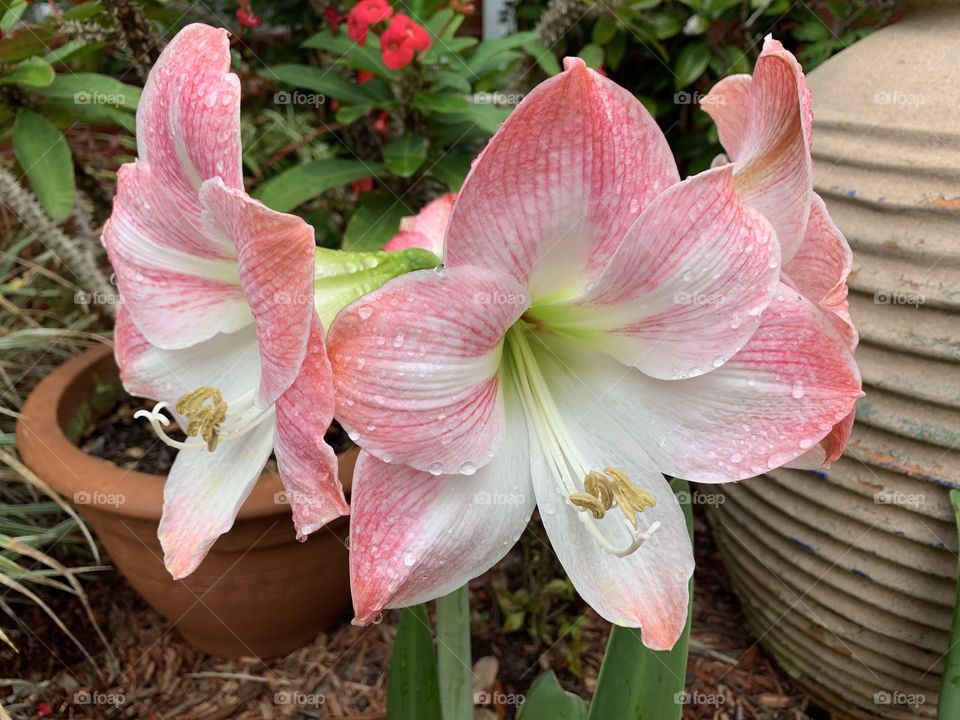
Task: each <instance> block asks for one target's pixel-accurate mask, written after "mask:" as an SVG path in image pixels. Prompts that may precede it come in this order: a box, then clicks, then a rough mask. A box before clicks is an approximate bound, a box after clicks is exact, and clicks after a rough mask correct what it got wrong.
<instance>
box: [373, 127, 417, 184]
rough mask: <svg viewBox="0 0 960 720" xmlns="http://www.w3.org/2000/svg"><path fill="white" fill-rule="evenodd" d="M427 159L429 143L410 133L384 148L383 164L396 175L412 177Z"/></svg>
mask: <svg viewBox="0 0 960 720" xmlns="http://www.w3.org/2000/svg"><path fill="white" fill-rule="evenodd" d="M426 159H427V141H426V139H425V138H423V137H421V136H420V135H413V134H412V133H409V134H407V135H404V136H403V137H400V138H397V139H396V140H394V141H393V142H391V143H389V144H388V145H387V146H386V147H384V148H383V163H384V164H385V165H386V166H387V169H388V170H389V171H390V172H392V173H393V174H394V175H399V176H400V177H410V176H411V175H413V174H414V173H415V172H416V171H417V170H419V169H420V166H421V165H423V161H424V160H426Z"/></svg>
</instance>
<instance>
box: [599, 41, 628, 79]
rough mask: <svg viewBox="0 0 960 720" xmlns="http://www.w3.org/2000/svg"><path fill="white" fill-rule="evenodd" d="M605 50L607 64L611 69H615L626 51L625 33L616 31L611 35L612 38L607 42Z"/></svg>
mask: <svg viewBox="0 0 960 720" xmlns="http://www.w3.org/2000/svg"><path fill="white" fill-rule="evenodd" d="M604 49H605V50H606V51H607V65H609V66H610V69H611V70H616V69H617V68H618V67H620V63H622V62H623V56H624V55H626V53H627V35H626V33H624V32H622V31H621V32H618V33H617V34H616V35H614V36H613V40H611V41H610V42H609V43H607V47H606V48H604Z"/></svg>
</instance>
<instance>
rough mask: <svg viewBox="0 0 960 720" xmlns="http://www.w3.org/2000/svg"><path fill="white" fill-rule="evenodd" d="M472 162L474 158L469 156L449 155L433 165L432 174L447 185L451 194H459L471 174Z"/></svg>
mask: <svg viewBox="0 0 960 720" xmlns="http://www.w3.org/2000/svg"><path fill="white" fill-rule="evenodd" d="M472 161H473V158H471V157H468V156H464V155H454V154H453V153H447V154H446V155H444V156H443V157H442V158H440V159H439V160H437V161H436V162H434V163H433V164H432V165H431V167H430V174H431V175H433V176H434V177H435V178H437V180H439V181H440V182H442V183H443V184H444V185H446V186H447V188H448V189H449V190H450V192H459V191H460V186H461V185H463V181H464V180H465V179H466V177H467V173H468V172H470V163H471V162H472Z"/></svg>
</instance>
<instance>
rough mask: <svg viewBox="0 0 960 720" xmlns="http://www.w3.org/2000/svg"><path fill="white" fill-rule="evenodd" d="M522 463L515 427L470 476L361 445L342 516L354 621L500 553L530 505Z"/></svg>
mask: <svg viewBox="0 0 960 720" xmlns="http://www.w3.org/2000/svg"><path fill="white" fill-rule="evenodd" d="M517 410H519V408H517ZM528 467H529V448H528V446H527V436H526V432H525V431H524V428H523V427H521V428H520V429H519V432H512V433H510V435H509V438H508V442H507V443H505V444H504V447H502V448H501V449H500V450H499V451H498V452H497V455H496V457H495V458H494V459H493V461H492V462H491V463H490V464H489V465H487V466H485V467H483V468H481V469H480V470H479V471H478V472H477V474H476V475H473V476H471V477H464V476H462V475H456V476H449V475H444V476H440V477H434V476H433V475H431V474H430V473H426V472H423V471H420V470H414V469H413V468H410V467H406V466H403V465H388V464H387V463H384V462H381V461H380V460H377V459H376V458H375V457H373V456H372V455H370V454H369V453H367V452H362V453H361V454H360V460H359V461H358V463H357V469H356V472H355V474H354V484H353V495H352V502H353V516H352V517H351V519H350V523H351V524H350V590H351V593H352V595H353V607H354V613H355V615H356V619H355V620H354V622H356V623H358V624H361V625H365V624H367V623H369V622H372V621H373V620H374V619H375V618H376V617H377V615H379V613H380V611H381V610H383V609H384V608H396V607H407V606H410V605H416V604H417V603H420V602H425V601H426V600H432V599H434V598H437V597H441V596H442V595H446V594H447V593H449V592H452V591H453V590H456V589H457V588H458V587H461V586H462V585H464V584H466V583H467V582H468V581H469V580H471V579H472V578H475V577H477V576H478V575H480V574H482V573H484V572H486V571H487V570H489V569H490V568H491V567H492V566H493V565H494V564H495V563H496V562H497V561H498V560H500V558H502V557H503V556H504V555H506V554H507V552H508V551H509V550H510V548H511V547H513V544H514V543H515V542H516V541H517V539H518V538H519V537H520V535H521V534H522V533H523V530H524V528H525V527H526V526H527V521H528V520H529V519H530V514H531V512H532V511H533V506H534V497H533V490H532V488H531V487H530V484H529V479H528V477H529V476H528V471H527V468H528Z"/></svg>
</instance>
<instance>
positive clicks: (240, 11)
mask: <svg viewBox="0 0 960 720" xmlns="http://www.w3.org/2000/svg"><path fill="white" fill-rule="evenodd" d="M237 20H239V21H240V24H241V25H243V26H244V27H248V28H255V27H257V26H258V25H259V24H260V16H259V15H257V14H256V13H255V12H253V11H252V10H247V9H246V8H242V7H240V8H237Z"/></svg>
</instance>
